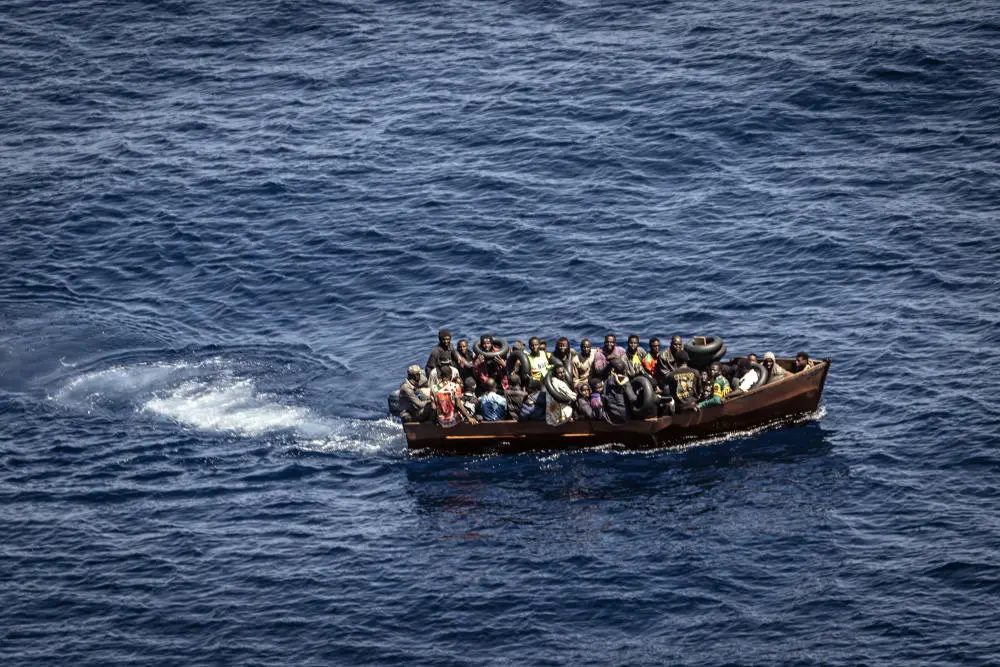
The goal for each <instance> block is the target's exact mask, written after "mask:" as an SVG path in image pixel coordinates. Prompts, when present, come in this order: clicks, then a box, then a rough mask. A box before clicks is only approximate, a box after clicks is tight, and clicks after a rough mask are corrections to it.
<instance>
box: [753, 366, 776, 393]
mask: <svg viewBox="0 0 1000 667" xmlns="http://www.w3.org/2000/svg"><path fill="white" fill-rule="evenodd" d="M750 368H752V369H754V370H755V371H757V381H756V382H754V383H753V386H752V387H750V388H751V389H756V388H757V387H763V386H764V385H765V384H767V381H768V379H770V377H771V374H770V373H768V372H767V369H766V368H764V364H759V363H757V362H756V361H755V362H753V363H752V364H750Z"/></svg>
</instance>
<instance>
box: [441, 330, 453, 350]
mask: <svg viewBox="0 0 1000 667" xmlns="http://www.w3.org/2000/svg"><path fill="white" fill-rule="evenodd" d="M438 343H440V344H441V347H448V346H449V345H451V332H450V331H448V330H447V329H441V331H438Z"/></svg>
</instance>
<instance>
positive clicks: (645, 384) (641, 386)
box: [629, 375, 660, 414]
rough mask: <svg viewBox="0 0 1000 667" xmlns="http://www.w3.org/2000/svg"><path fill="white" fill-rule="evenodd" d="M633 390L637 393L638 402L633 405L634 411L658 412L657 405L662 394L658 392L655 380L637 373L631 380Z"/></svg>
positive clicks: (640, 412) (644, 412) (642, 412)
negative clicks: (654, 383)
mask: <svg viewBox="0 0 1000 667" xmlns="http://www.w3.org/2000/svg"><path fill="white" fill-rule="evenodd" d="M629 384H630V385H631V386H632V391H634V392H635V394H636V403H638V405H633V406H632V411H633V412H636V413H639V414H648V413H650V412H652V413H653V414H655V413H656V407H657V405H658V404H659V402H660V395H659V394H657V393H656V387H654V386H653V381H652V380H650V379H649V377H647V376H645V375H636V376H635V377H634V378H632V379H631V380H629Z"/></svg>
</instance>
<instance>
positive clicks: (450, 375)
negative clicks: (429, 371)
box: [432, 366, 478, 424]
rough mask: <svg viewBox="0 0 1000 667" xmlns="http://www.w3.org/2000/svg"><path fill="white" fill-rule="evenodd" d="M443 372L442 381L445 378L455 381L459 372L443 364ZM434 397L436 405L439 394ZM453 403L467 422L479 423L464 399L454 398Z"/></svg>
mask: <svg viewBox="0 0 1000 667" xmlns="http://www.w3.org/2000/svg"><path fill="white" fill-rule="evenodd" d="M441 373H442V376H441V379H442V382H443V381H444V380H445V379H448V380H450V381H452V382H454V381H455V378H456V376H457V373H455V372H454V369H453V368H452V367H451V366H441ZM432 398H433V400H434V402H435V405H436V404H437V396H436V395H435V396H433V397H432ZM452 403H453V404H454V406H455V409H457V410H458V411H459V412H460V413H461V414H462V416H463V417H465V420H466V421H467V422H469V423H470V424H476V423H478V422H476V418H475V417H473V416H472V415H470V414H469V411H468V410H466V409H465V405H463V404H462V401H458V400H453V401H452Z"/></svg>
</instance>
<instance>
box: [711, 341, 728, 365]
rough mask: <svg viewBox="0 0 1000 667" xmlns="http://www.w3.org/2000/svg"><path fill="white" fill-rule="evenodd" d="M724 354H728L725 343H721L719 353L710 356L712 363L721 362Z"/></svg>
mask: <svg viewBox="0 0 1000 667" xmlns="http://www.w3.org/2000/svg"><path fill="white" fill-rule="evenodd" d="M726 352H728V350H727V349H726V345H725V343H723V345H722V347H720V348H719V351H718V352H716V353H715V354H713V355H712V361H722V360H723V359H724V358H725V356H726Z"/></svg>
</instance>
